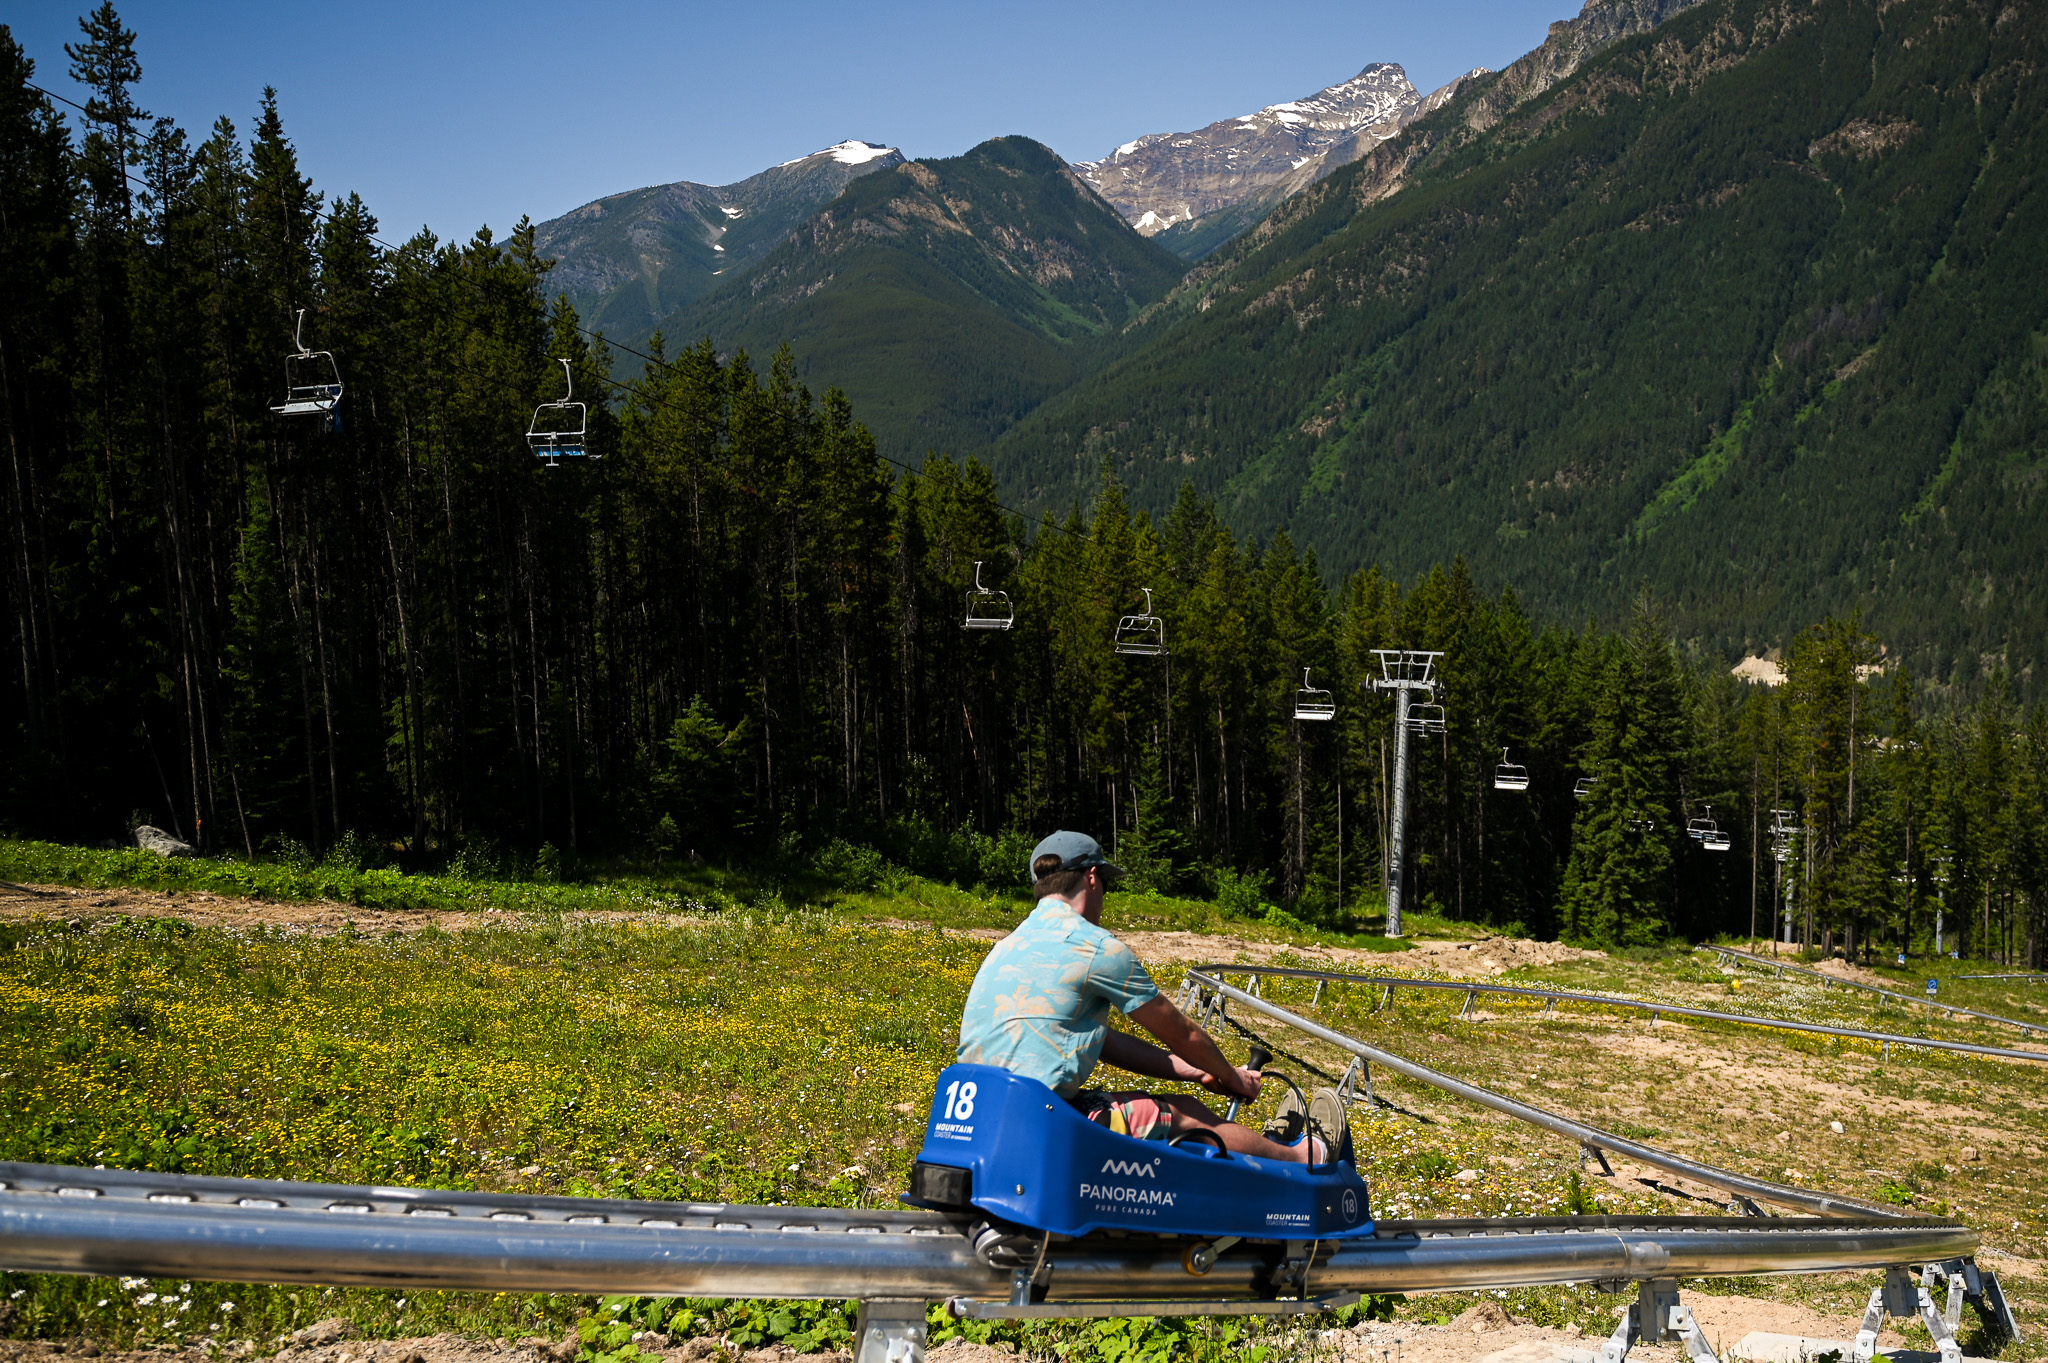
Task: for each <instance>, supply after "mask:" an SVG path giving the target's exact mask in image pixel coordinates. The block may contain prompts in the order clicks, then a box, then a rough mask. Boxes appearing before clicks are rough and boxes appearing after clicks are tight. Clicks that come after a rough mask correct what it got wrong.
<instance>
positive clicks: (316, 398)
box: [270, 308, 341, 430]
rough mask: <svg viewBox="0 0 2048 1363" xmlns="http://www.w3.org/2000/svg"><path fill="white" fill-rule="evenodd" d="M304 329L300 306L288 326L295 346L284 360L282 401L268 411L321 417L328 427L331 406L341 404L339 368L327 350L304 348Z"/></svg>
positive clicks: (331, 419) (332, 420)
mask: <svg viewBox="0 0 2048 1363" xmlns="http://www.w3.org/2000/svg"><path fill="white" fill-rule="evenodd" d="M305 332H306V310H305V309H304V308H300V309H299V316H298V321H297V322H296V323H295V324H294V325H293V327H292V344H293V345H294V346H295V347H297V349H296V350H294V351H293V353H291V354H290V355H287V356H285V359H284V401H283V402H279V403H274V404H272V406H271V408H270V410H271V411H273V412H276V413H277V414H278V415H279V416H317V417H321V418H323V419H324V420H325V421H326V423H327V428H328V429H329V430H332V429H333V428H334V426H335V421H336V418H335V415H334V409H335V408H336V407H338V406H340V405H341V369H340V367H339V366H337V365H336V364H335V363H334V355H333V354H332V353H331V352H329V351H325V350H308V349H306V342H305V339H304V338H305Z"/></svg>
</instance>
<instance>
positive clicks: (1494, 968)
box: [998, 932, 1606, 979]
mask: <svg viewBox="0 0 2048 1363" xmlns="http://www.w3.org/2000/svg"><path fill="white" fill-rule="evenodd" d="M998 935H1000V934H998ZM1117 936H1119V937H1121V938H1122V939H1123V940H1124V941H1125V942H1127V943H1129V945H1130V948H1131V950H1133V951H1135V952H1137V953H1138V958H1139V959H1140V960H1142V961H1145V962H1147V963H1148V964H1156V965H1203V964H1211V963H1226V962H1240V963H1249V964H1255V965H1265V964H1269V963H1271V962H1273V961H1275V960H1277V959H1279V958H1281V957H1293V958H1296V959H1298V960H1301V961H1305V962H1311V963H1325V964H1329V965H1334V966H1337V967H1338V968H1340V969H1343V970H1352V971H1358V972H1360V973H1364V974H1375V975H1401V974H1407V973H1410V972H1412V971H1416V970H1423V971H1429V972H1433V973H1437V974H1443V975H1461V976H1466V977H1483V978H1487V979H1492V978H1494V977H1496V976H1499V975H1504V974H1506V973H1507V972H1508V971H1510V970H1513V969H1515V968H1517V967H1519V966H1532V965H1555V964H1557V963H1559V962H1561V961H1582V960H1587V959H1591V958H1602V959H1604V958H1605V956H1606V953H1605V952H1601V951H1582V950H1580V949H1579V948H1577V947H1568V946H1565V945H1564V944H1563V943H1561V942H1532V941H1529V940H1527V939H1525V938H1519V937H1488V938H1484V939H1482V940H1480V941H1477V942H1459V941H1448V940H1445V941H1437V940H1417V941H1416V942H1414V943H1413V945H1412V946H1411V947H1410V949H1409V950H1407V951H1401V952H1386V951H1361V950H1358V949H1357V948H1354V947H1332V946H1295V945H1290V944H1288V943H1285V942H1248V941H1245V940H1243V939H1241V938H1237V937H1230V936H1226V935H1222V934H1217V933H1203V932H1120V933H1118V934H1117Z"/></svg>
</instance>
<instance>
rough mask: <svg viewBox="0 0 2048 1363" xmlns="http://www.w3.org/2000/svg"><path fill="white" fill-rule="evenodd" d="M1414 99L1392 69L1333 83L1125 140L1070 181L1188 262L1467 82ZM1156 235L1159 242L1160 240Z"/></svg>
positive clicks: (1377, 67) (1378, 67) (1379, 67)
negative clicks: (1080, 182) (1198, 124)
mask: <svg viewBox="0 0 2048 1363" xmlns="http://www.w3.org/2000/svg"><path fill="white" fill-rule="evenodd" d="M1482 74H1484V72H1481V71H1474V72H1471V73H1470V74H1468V75H1465V76H1460V77H1459V78H1458V79H1457V80H1455V81H1452V82H1451V83H1450V84H1449V85H1446V86H1444V87H1443V88H1442V89H1440V90H1436V91H1433V92H1431V93H1430V94H1427V95H1424V94H1422V93H1421V92H1420V91H1418V90H1417V89H1416V88H1415V86H1414V85H1413V84H1411V83H1410V82H1409V80H1408V73H1407V72H1406V71H1404V70H1402V69H1401V67H1400V66H1398V65H1396V64H1395V63H1392V62H1374V63H1373V64H1372V65H1370V66H1368V67H1366V68H1365V69H1364V70H1363V71H1360V72H1359V73H1358V74H1357V75H1355V76H1353V77H1352V78H1351V79H1350V80H1347V81H1345V82H1344V83H1343V84H1341V85H1332V86H1330V87H1329V88H1328V89H1326V90H1319V91H1317V92H1316V93H1315V94H1313V95H1309V96H1307V97H1306V98H1303V99H1296V100H1289V101H1288V102H1287V103H1285V104H1272V105H1268V106H1267V107H1266V108H1263V109H1261V110H1259V111H1258V112H1257V113H1251V114H1244V115H1242V116H1240V117H1238V118H1226V119H1222V120H1220V121H1218V122H1215V123H1211V124H1210V125H1209V126H1208V127H1206V128H1199V129H1196V130H1195V131H1193V132H1183V133H1151V134H1148V135H1147V136H1144V137H1140V138H1138V139H1137V140H1136V141H1133V142H1126V143H1124V144H1123V145H1122V146H1121V147H1118V148H1117V149H1116V150H1115V151H1113V152H1111V153H1110V154H1109V155H1108V156H1105V157H1103V158H1102V159H1101V160H1100V161H1083V162H1081V163H1079V164H1078V165H1076V166H1075V167H1074V171H1075V173H1076V174H1078V175H1080V176H1081V178H1082V179H1084V180H1086V181H1087V182H1088V183H1089V184H1090V185H1092V186H1094V188H1095V190H1096V192H1097V193H1099V194H1101V195H1102V197H1103V198H1105V199H1107V200H1109V201H1110V202H1111V203H1112V204H1115V205H1116V207H1117V211H1118V212H1120V213H1122V214H1123V215H1124V217H1125V218H1126V219H1127V220H1128V221H1129V222H1130V223H1131V225H1132V226H1133V227H1135V228H1136V229H1137V230H1138V231H1139V232H1140V233H1141V234H1143V235H1145V236H1148V237H1149V236H1155V235H1159V236H1160V237H1161V241H1162V244H1164V245H1166V246H1167V247H1168V248H1169V249H1171V250H1173V251H1174V252H1175V254H1177V255H1179V256H1181V257H1182V258H1183V259H1187V260H1195V259H1199V258H1200V257H1201V256H1203V255H1206V254H1208V252H1209V251H1211V250H1214V249H1215V247H1216V246H1218V245H1221V244H1222V243H1223V242H1224V241H1227V240H1229V239H1230V237H1232V236H1234V235H1236V234H1237V233H1238V232H1241V231H1243V230H1244V228H1246V227H1248V226H1250V225H1251V224H1252V223H1254V222H1257V221H1258V220H1259V219H1260V218H1261V217H1263V216H1265V214H1266V213H1267V212H1270V211H1271V209H1272V207H1273V206H1274V205H1275V204H1277V203H1279V202H1280V201H1281V200H1282V199H1285V198H1287V197H1288V196H1289V195H1291V194H1293V193H1295V192H1297V191H1298V190H1300V189H1302V188H1304V187H1305V186H1307V185H1311V184H1314V183H1315V182H1316V181H1317V180H1320V179H1321V178H1323V177H1324V176H1325V175H1328V174H1329V173H1330V172H1331V171H1333V170H1335V169H1336V168H1337V167H1339V166H1342V165H1346V164H1348V163H1350V162H1352V161H1355V160H1357V159H1358V158H1359V157H1360V156H1362V155H1364V154H1365V153H1366V152H1367V151H1370V150H1371V149H1372V148H1374V147H1377V146H1378V145H1379V144H1380V143H1381V142H1384V141H1386V140H1387V139H1388V138H1390V137H1392V136H1394V135H1395V134H1396V133H1398V132H1400V130H1401V129H1402V128H1405V127H1407V126H1408V124H1410V123H1412V122H1414V121H1415V120H1416V119H1417V118H1420V117H1421V116H1423V115H1424V114H1427V113H1430V112H1432V111H1434V110H1435V109H1437V108H1440V107H1442V105H1443V104H1444V103H1446V102H1447V101H1448V100H1449V99H1450V98H1451V96H1452V95H1454V94H1456V93H1457V90H1458V88H1459V87H1460V85H1462V84H1463V83H1464V82H1465V81H1467V80H1469V79H1471V77H1472V76H1474V75H1482ZM1162 234H1163V235H1162Z"/></svg>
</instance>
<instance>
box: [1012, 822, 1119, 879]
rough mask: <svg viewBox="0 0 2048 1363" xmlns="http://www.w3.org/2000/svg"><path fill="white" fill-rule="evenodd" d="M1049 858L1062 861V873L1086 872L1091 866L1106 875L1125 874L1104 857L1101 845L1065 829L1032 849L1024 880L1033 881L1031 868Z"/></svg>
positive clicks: (1026, 863) (1081, 834)
mask: <svg viewBox="0 0 2048 1363" xmlns="http://www.w3.org/2000/svg"><path fill="white" fill-rule="evenodd" d="M1048 856H1050V857H1058V858H1059V859H1060V869H1061V870H1062V871H1085V870H1087V869H1088V868H1089V867H1090V866H1098V867H1100V868H1101V869H1102V871H1103V873H1104V874H1105V875H1112V876H1120V875H1122V874H1123V873H1124V868H1123V867H1121V866H1116V865H1112V864H1111V863H1110V861H1109V859H1108V858H1106V857H1104V856H1103V855H1102V844H1101V843H1099V842H1097V841H1095V839H1093V838H1091V837H1089V836H1088V835H1087V834H1086V833H1075V832H1072V831H1070V830H1068V829H1064V828H1063V829H1061V830H1060V831H1059V832H1057V833H1055V834H1053V835H1052V836H1051V837H1049V838H1047V839H1045V840H1044V841H1043V842H1041V843H1039V844H1038V846H1036V847H1034V848H1032V849H1031V860H1029V861H1027V862H1025V863H1024V878H1025V879H1026V880H1031V879H1033V878H1034V877H1035V874H1036V873H1035V872H1034V871H1033V870H1032V869H1031V868H1032V867H1034V866H1036V865H1037V864H1038V859H1039V858H1040V857H1048Z"/></svg>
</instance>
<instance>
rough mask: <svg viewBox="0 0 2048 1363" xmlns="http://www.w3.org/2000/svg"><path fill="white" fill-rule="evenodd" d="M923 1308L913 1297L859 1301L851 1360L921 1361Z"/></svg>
mask: <svg viewBox="0 0 2048 1363" xmlns="http://www.w3.org/2000/svg"><path fill="white" fill-rule="evenodd" d="M925 1308H926V1303H925V1301H924V1300H923V1299H922V1298H917V1297H871V1298H868V1299H866V1300H864V1301H862V1302H861V1304H860V1318H859V1320H858V1322H857V1323H856V1324H855V1326H854V1339H855V1341H856V1346H855V1349H854V1355H853V1363H924V1336H925Z"/></svg>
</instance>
